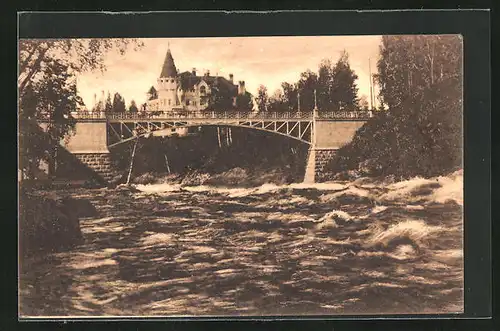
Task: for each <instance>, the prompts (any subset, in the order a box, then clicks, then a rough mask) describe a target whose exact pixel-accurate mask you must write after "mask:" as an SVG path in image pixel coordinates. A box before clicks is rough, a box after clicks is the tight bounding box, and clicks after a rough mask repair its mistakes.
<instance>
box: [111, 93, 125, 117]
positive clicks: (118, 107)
mask: <svg viewBox="0 0 500 331" xmlns="http://www.w3.org/2000/svg"><path fill="white" fill-rule="evenodd" d="M125 110H126V107H125V99H124V98H123V97H122V96H121V95H120V93H118V92H116V93H115V95H114V97H113V106H112V111H113V112H117V113H123V112H125Z"/></svg>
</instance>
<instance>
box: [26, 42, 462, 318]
mask: <svg viewBox="0 0 500 331" xmlns="http://www.w3.org/2000/svg"><path fill="white" fill-rule="evenodd" d="M462 68H463V39H462V36H461V35H458V34H439V35H438V34H433V35H431V34H426V35H338V36H265V37H254V36H248V37H203V38H202V37H189V38H187V37H182V38H181V37H177V38H174V37H170V38H87V39H84V38H73V39H70V38H62V39H23V38H21V39H18V76H17V77H18V81H17V86H18V187H19V206H18V212H19V220H18V239H19V246H18V262H19V277H18V304H19V306H18V310H19V317H20V318H71V317H155V316H159V317H179V316H180V317H213V316H221V317H226V316H233V317H234V316H250V317H252V316H254V317H255V316H258V317H260V316H346V315H353V314H355V315H382V316H383V315H387V314H396V315H397V314H415V315H417V314H461V313H463V312H464V261H463V252H464V246H463V236H464V231H463V188H464V186H463V162H464V161H463V69H462Z"/></svg>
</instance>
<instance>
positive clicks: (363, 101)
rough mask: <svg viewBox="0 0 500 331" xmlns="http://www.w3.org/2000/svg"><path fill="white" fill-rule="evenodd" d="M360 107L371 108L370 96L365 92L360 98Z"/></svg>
mask: <svg viewBox="0 0 500 331" xmlns="http://www.w3.org/2000/svg"><path fill="white" fill-rule="evenodd" d="M359 107H360V108H361V109H363V110H369V109H370V104H369V103H368V97H367V96H366V95H364V94H363V95H362V96H361V97H360V98H359Z"/></svg>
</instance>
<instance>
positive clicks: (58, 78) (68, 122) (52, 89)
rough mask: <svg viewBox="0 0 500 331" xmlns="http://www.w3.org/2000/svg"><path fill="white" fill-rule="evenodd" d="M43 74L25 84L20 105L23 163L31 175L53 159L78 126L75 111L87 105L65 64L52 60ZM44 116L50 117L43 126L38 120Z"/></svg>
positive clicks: (21, 161) (28, 174) (27, 174)
mask: <svg viewBox="0 0 500 331" xmlns="http://www.w3.org/2000/svg"><path fill="white" fill-rule="evenodd" d="M39 78H40V79H38V80H37V81H36V82H33V83H32V84H29V85H27V86H26V87H25V89H24V94H23V97H22V98H21V100H20V105H19V146H20V155H19V156H20V157H19V165H20V169H21V170H22V172H23V174H24V175H25V176H26V177H28V178H33V176H34V171H35V169H38V167H39V164H40V162H41V161H42V160H43V161H46V162H47V163H48V164H49V165H50V164H51V163H52V162H51V161H52V160H54V158H55V153H56V146H57V144H58V143H59V140H60V137H63V136H64V135H65V134H67V133H68V132H70V131H71V129H72V128H73V127H74V124H75V121H74V120H73V119H72V117H71V112H72V111H74V110H76V107H77V106H78V105H83V101H82V99H81V98H80V97H79V96H77V95H76V85H75V83H74V81H73V80H71V79H70V78H71V77H70V74H69V73H68V70H67V67H66V66H65V65H63V64H60V63H57V62H56V63H51V64H50V65H48V66H47V67H46V68H45V70H44V72H43V75H41V76H40V77H39ZM41 109H44V110H46V111H44V112H42V111H41ZM40 116H43V117H45V118H46V119H48V120H49V121H48V122H46V123H45V126H44V129H43V130H42V129H41V128H40V127H39V126H38V124H37V122H36V120H37V118H39V117H40Z"/></svg>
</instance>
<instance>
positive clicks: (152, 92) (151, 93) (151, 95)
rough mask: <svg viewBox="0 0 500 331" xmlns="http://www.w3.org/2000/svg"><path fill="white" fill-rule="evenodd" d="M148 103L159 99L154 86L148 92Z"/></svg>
mask: <svg viewBox="0 0 500 331" xmlns="http://www.w3.org/2000/svg"><path fill="white" fill-rule="evenodd" d="M147 94H148V101H150V100H155V99H158V92H157V91H156V89H155V87H154V86H151V87H150V88H149V90H148V93H147Z"/></svg>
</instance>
